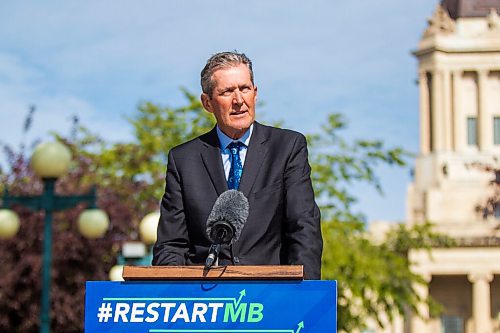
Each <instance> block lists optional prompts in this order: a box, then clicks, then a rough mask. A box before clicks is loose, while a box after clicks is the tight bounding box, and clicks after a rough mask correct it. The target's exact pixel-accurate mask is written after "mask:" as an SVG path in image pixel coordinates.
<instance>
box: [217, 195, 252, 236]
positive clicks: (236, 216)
mask: <svg viewBox="0 0 500 333" xmlns="http://www.w3.org/2000/svg"><path fill="white" fill-rule="evenodd" d="M248 214H249V205H248V199H247V198H246V197H245V195H244V194H243V193H241V192H240V191H237V190H228V191H225V192H223V193H222V194H221V195H220V196H219V197H218V198H217V200H215V203H214V206H213V208H212V211H211V212H210V215H209V216H208V219H207V234H208V237H209V238H210V235H211V231H212V227H213V225H214V223H215V222H218V221H226V222H228V223H230V224H231V225H232V226H233V227H234V237H233V239H232V240H231V243H234V242H236V241H237V240H238V239H239V238H240V234H241V230H242V229H243V226H244V225H245V223H246V221H247V218H248ZM210 240H211V241H214V240H213V239H210Z"/></svg>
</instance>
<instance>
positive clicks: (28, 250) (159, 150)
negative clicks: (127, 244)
mask: <svg viewBox="0 0 500 333" xmlns="http://www.w3.org/2000/svg"><path fill="white" fill-rule="evenodd" d="M183 92H184V94H185V97H186V99H187V105H186V106H184V107H178V108H171V107H163V106H159V105H156V104H153V103H149V102H144V103H141V104H140V105H139V106H138V109H137V112H136V113H135V114H134V115H132V116H131V117H130V118H128V121H129V122H130V124H131V125H132V128H133V130H134V138H133V139H132V140H130V141H129V142H119V143H114V144H110V143H106V142H104V141H103V140H102V139H100V138H99V137H98V136H96V135H94V134H92V133H91V132H89V131H88V130H87V129H86V128H84V127H78V126H76V125H77V122H75V129H74V131H73V135H71V137H69V138H68V137H65V136H62V135H59V134H55V136H56V138H58V140H61V141H64V142H66V143H67V144H68V145H69V146H70V148H71V149H72V152H73V156H74V162H73V166H72V171H71V173H70V175H68V176H67V177H65V179H62V180H61V181H60V182H59V191H60V193H66V192H67V193H74V192H75V191H76V192H84V191H86V190H87V189H88V188H89V186H90V185H93V184H96V185H98V196H99V198H100V200H99V203H98V204H99V206H100V207H101V208H103V209H105V210H106V211H107V212H108V214H109V215H110V217H111V223H112V228H111V230H110V231H109V232H108V234H107V235H106V236H105V238H104V239H102V240H99V241H95V242H90V241H87V240H85V239H82V238H81V237H80V236H78V234H77V232H76V231H75V230H74V229H75V226H74V225H73V224H71V223H68V221H72V220H74V219H75V217H76V216H77V213H78V210H77V211H70V212H67V213H61V214H60V215H59V217H58V218H57V219H56V220H55V223H54V225H55V230H56V231H55V239H56V240H57V241H58V242H59V244H60V245H59V247H58V248H56V249H54V260H55V263H56V265H57V266H56V267H55V268H54V271H55V272H56V276H58V277H65V276H74V277H75V279H74V281H66V280H68V279H66V280H64V279H57V278H56V280H55V282H54V289H55V290H56V291H55V293H54V295H55V296H54V301H53V303H54V305H53V306H54V309H59V310H57V311H54V312H53V313H54V314H55V315H56V318H55V321H54V328H55V331H61V332H63V331H64V332H72V331H79V330H80V331H81V329H80V327H79V326H78V325H80V323H82V322H83V317H82V316H83V309H82V307H71V306H66V304H65V300H66V299H71V300H72V302H73V303H75V304H82V305H83V292H78V291H76V289H75V288H77V287H78V286H79V283H83V282H82V281H84V280H86V279H87V280H95V279H103V278H105V275H106V272H107V271H109V269H110V268H111V266H112V265H113V264H115V262H116V255H117V252H118V250H119V248H120V246H119V245H120V243H121V242H122V241H124V240H127V239H131V238H132V239H134V238H137V229H138V223H139V221H140V219H141V218H142V217H143V216H144V215H145V214H147V213H149V212H151V211H153V210H156V209H158V201H159V199H160V198H161V196H162V194H163V191H164V186H165V184H164V176H165V168H166V164H167V154H168V151H169V150H170V149H171V148H172V147H174V146H176V145H178V144H181V143H183V142H185V141H187V140H190V139H192V138H194V137H196V136H198V135H200V134H201V133H204V132H206V131H208V130H209V129H211V128H212V127H213V126H214V124H215V122H214V119H213V117H212V116H211V115H210V114H209V113H207V112H206V111H204V110H203V108H202V105H201V103H200V101H199V100H198V98H197V97H196V96H194V95H192V94H191V93H189V92H187V91H185V90H184V91H183ZM30 117H32V114H30ZM345 128H346V124H345V121H344V119H343V118H342V116H341V115H339V114H331V115H330V116H329V117H328V119H327V122H326V124H325V125H324V126H323V127H322V129H321V132H319V133H313V134H312V135H309V136H308V142H309V148H310V156H309V158H310V164H311V167H312V179H313V184H314V189H315V193H316V197H317V200H318V203H319V205H320V208H321V212H322V219H323V221H322V222H323V223H322V230H323V239H324V252H323V258H322V260H323V270H322V274H323V278H324V279H335V280H337V281H338V282H339V285H338V287H339V289H338V297H339V303H338V310H339V311H338V329H339V330H343V331H347V332H350V331H353V330H356V329H362V328H363V327H364V325H365V323H366V321H367V320H368V319H370V318H371V319H374V320H376V321H378V322H379V323H380V324H381V325H382V324H383V320H382V318H381V317H380V314H381V313H382V312H384V313H386V314H387V315H388V316H389V317H391V316H392V315H394V314H395V313H403V311H404V310H405V309H406V308H410V309H415V308H416V306H417V304H418V303H419V302H421V301H425V300H421V299H419V298H418V297H417V296H416V295H415V293H414V290H413V286H414V285H415V284H416V283H423V281H422V280H421V279H420V277H418V276H416V275H414V274H413V273H412V272H411V271H410V262H409V261H408V256H407V254H408V251H409V250H410V249H413V248H416V249H419V248H430V246H431V245H435V244H441V245H449V243H447V241H446V239H444V238H441V237H440V236H439V235H436V234H434V233H432V231H431V227H430V225H417V226H415V227H413V228H411V229H408V228H406V227H404V226H399V227H397V228H395V229H394V230H393V231H392V232H390V233H389V234H388V236H387V240H386V242H384V243H381V244H380V243H375V242H373V241H372V240H370V239H369V238H368V237H367V235H366V233H365V230H364V217H363V215H362V214H361V213H360V212H357V211H355V210H354V209H353V203H355V202H356V197H355V195H354V194H353V193H352V190H351V186H352V185H353V184H354V183H356V182H362V183H368V184H371V185H372V186H374V188H376V189H377V190H378V191H379V192H382V189H381V185H380V181H379V179H378V178H377V176H376V172H375V169H376V168H377V166H379V165H383V164H385V165H393V166H397V167H401V166H404V165H405V158H406V157H407V156H408V154H407V153H406V152H404V151H403V150H402V149H400V148H392V149H387V148H385V147H384V145H383V143H382V142H380V141H367V140H355V141H353V142H348V141H347V140H345V139H344V138H343V135H342V130H344V129H345ZM6 152H7V153H8V157H9V160H10V162H11V163H10V164H11V165H10V167H11V168H10V171H8V172H5V171H4V172H3V173H2V174H1V177H2V184H4V185H5V186H7V187H8V188H10V189H11V191H13V193H14V194H15V193H18V194H30V193H36V192H37V191H40V183H39V182H37V181H34V179H33V174H32V173H31V171H30V170H29V168H28V166H27V159H26V157H25V155H24V153H23V152H22V153H20V154H14V153H12V150H6ZM9 154H10V155H9ZM27 185H29V186H27ZM80 209H81V208H80ZM23 216H25V217H26V218H28V216H31V219H33V222H34V223H32V224H31V225H32V227H31V228H30V227H27V226H26V224H23V226H22V228H21V230H22V231H21V233H20V235H19V236H18V237H16V239H15V240H12V241H8V242H6V243H4V244H0V251H1V252H2V253H8V255H6V256H3V257H0V265H2V267H6V268H7V269H6V272H14V273H15V274H14V273H13V274H5V275H4V276H3V277H0V296H1V297H0V312H2V313H4V314H6V315H5V316H3V317H2V318H3V319H2V320H0V329H2V330H4V331H12V332H16V331H26V330H33V329H34V327H36V325H37V323H36V319H31V320H26V321H24V322H22V321H21V319H20V317H19V316H17V317H16V313H18V312H19V309H22V310H23V311H22V312H23V313H31V314H33V315H35V314H36V312H37V311H38V307H37V305H33V304H32V303H33V300H38V294H37V292H38V289H36V288H39V284H37V283H38V282H36V281H37V280H39V278H38V276H39V274H38V270H39V269H40V253H39V250H38V248H37V247H36V246H38V247H39V243H40V239H39V237H37V235H39V234H40V232H39V231H40V230H39V229H40V227H41V218H40V215H39V214H37V215H36V216H35V215H33V214H31V215H29V214H27V213H25V214H24V215H23ZM68 231H69V232H68ZM75 235H76V236H75ZM20 270H21V271H20ZM16 276H27V277H26V278H25V279H16V278H15V277H16ZM34 281H35V282H34ZM33 283H35V284H37V285H36V288H35V290H34V291H33V290H32V289H33V288H32V289H30V288H27V287H26V286H27V285H29V284H33ZM2 290H4V291H10V292H9V293H6V292H3V291H2ZM19 295H22V298H20V297H18V296H19ZM69 295H71V296H69ZM16 297H17V298H16ZM35 303H36V304H38V303H37V302H35ZM11 304H14V306H15V308H13V307H12V306H11ZM35 318H36V317H35ZM75 323H79V324H78V325H75Z"/></svg>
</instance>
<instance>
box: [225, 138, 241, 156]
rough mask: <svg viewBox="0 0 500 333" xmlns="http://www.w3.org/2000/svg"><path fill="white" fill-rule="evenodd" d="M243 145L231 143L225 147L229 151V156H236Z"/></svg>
mask: <svg viewBox="0 0 500 333" xmlns="http://www.w3.org/2000/svg"><path fill="white" fill-rule="evenodd" d="M243 146H244V144H243V142H241V141H233V142H231V143H230V144H229V145H227V148H228V149H229V150H230V151H231V154H233V155H234V154H238V153H239V152H240V149H241V147H243Z"/></svg>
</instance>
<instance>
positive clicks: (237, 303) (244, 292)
mask: <svg viewBox="0 0 500 333" xmlns="http://www.w3.org/2000/svg"><path fill="white" fill-rule="evenodd" d="M246 295H247V293H246V291H245V289H243V290H242V291H240V298H238V300H237V301H236V303H235V304H236V307H238V305H239V304H240V302H241V299H242V298H243V296H246Z"/></svg>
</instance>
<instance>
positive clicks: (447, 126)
mask: <svg viewBox="0 0 500 333" xmlns="http://www.w3.org/2000/svg"><path fill="white" fill-rule="evenodd" d="M442 79H443V96H442V103H443V148H444V150H445V151H451V150H452V145H451V143H452V140H453V138H452V128H453V124H452V120H451V119H452V118H451V72H450V71H448V70H444V71H443V72H442Z"/></svg>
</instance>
